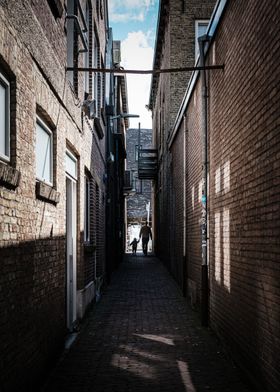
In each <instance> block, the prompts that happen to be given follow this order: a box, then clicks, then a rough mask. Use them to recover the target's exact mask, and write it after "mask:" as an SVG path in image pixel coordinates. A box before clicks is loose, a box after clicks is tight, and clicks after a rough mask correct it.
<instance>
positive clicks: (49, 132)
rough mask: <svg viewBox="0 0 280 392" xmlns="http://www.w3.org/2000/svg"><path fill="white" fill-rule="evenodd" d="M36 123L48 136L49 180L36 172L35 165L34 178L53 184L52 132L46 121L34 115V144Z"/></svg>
mask: <svg viewBox="0 0 280 392" xmlns="http://www.w3.org/2000/svg"><path fill="white" fill-rule="evenodd" d="M37 124H39V125H40V127H41V128H43V129H44V131H45V132H46V133H48V134H49V136H50V181H48V180H46V179H44V178H42V177H40V176H38V173H37V165H36V179H37V180H39V181H43V182H45V183H46V184H48V185H51V186H52V185H53V133H52V131H51V130H50V128H49V127H48V126H47V125H46V123H45V122H44V121H43V120H42V119H41V118H40V117H39V116H36V146H37ZM36 163H37V155H36Z"/></svg>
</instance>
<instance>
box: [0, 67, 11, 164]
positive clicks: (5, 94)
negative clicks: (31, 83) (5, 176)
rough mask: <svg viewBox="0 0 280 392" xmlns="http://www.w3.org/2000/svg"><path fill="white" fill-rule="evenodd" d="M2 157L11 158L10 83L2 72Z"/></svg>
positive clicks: (0, 152) (0, 95)
mask: <svg viewBox="0 0 280 392" xmlns="http://www.w3.org/2000/svg"><path fill="white" fill-rule="evenodd" d="M0 158H3V159H4V160H6V161H9V160H10V84H9V82H8V81H7V79H6V78H5V77H4V76H3V75H2V74H1V73H0Z"/></svg>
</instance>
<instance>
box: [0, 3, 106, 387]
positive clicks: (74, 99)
mask: <svg viewBox="0 0 280 392" xmlns="http://www.w3.org/2000/svg"><path fill="white" fill-rule="evenodd" d="M64 18H65V12H64V13H63V16H62V18H61V19H59V18H58V19H55V18H54V16H53V14H52V13H51V12H50V8H49V6H48V3H47V2H44V3H42V2H39V1H32V2H26V1H17V2H16V1H10V2H6V3H5V5H4V6H1V7H0V72H1V73H3V74H4V75H5V77H6V78H7V79H8V80H9V81H10V87H11V113H10V117H11V160H10V162H9V163H6V162H4V161H2V160H0V168H1V173H7V171H8V170H9V171H10V172H11V170H13V173H14V174H13V176H14V178H17V174H18V173H19V175H20V177H19V182H18V183H17V185H16V186H11V183H9V182H7V181H3V178H4V177H3V174H1V178H0V181H1V183H0V227H1V231H0V260H1V265H0V271H1V273H0V294H1V296H0V298H1V299H0V310H1V315H2V317H1V322H0V332H1V336H2V338H1V343H0V345H1V347H0V351H1V359H0V385H1V388H3V390H5V391H13V390H22V391H24V390H37V389H38V383H39V382H40V381H42V376H44V374H45V372H46V371H47V369H48V367H49V366H50V365H52V363H53V359H54V358H55V357H56V356H57V355H58V354H59V353H60V350H61V349H62V347H63V344H64V338H65V334H66V332H67V331H66V314H65V308H66V295H65V294H66V293H65V285H66V269H65V265H66V261H65V251H66V241H65V233H66V216H65V211H66V184H65V182H66V180H65V151H66V148H68V149H70V150H71V152H72V153H73V154H74V155H75V157H76V158H77V162H78V173H77V244H76V245H77V289H78V291H79V290H83V289H84V288H85V286H86V285H87V284H88V282H89V281H90V280H92V279H93V276H92V270H93V269H94V268H95V267H94V264H93V263H94V262H95V253H93V255H94V256H92V255H91V257H90V260H86V258H85V257H84V243H83V242H84V241H83V231H84V174H85V171H87V172H89V173H91V176H92V178H93V179H94V181H95V182H96V183H98V184H99V187H100V205H99V215H100V226H99V227H98V230H99V235H98V241H99V243H98V244H96V246H97V247H98V249H99V251H98V257H97V258H98V263H99V265H103V264H104V248H105V245H104V241H105V239H104V235H105V229H104V222H105V218H104V214H105V206H104V202H103V200H104V193H105V187H104V182H103V175H104V171H105V142H104V139H102V140H101V139H100V138H99V136H98V134H97V132H96V130H95V128H94V124H93V122H92V121H87V119H86V117H85V116H83V115H81V106H80V104H81V101H82V100H83V91H82V90H83V84H82V82H81V80H82V79H83V77H82V76H81V77H80V84H79V86H78V88H79V93H78V95H77V96H75V95H74V94H73V91H72V89H71V88H70V87H69V83H68V80H67V77H66V74H65V68H64V67H65V64H66V36H65V31H64V23H65V20H64ZM97 26H98V27H97V28H98V34H99V35H100V47H101V51H103V52H104V50H105V27H104V21H103V22H102V21H101V19H100V23H99V24H98V25H97ZM99 26H100V27H99ZM82 60H83V58H82V56H81V57H80V61H81V62H82ZM36 114H37V115H40V117H42V119H43V120H44V121H45V122H46V123H47V125H48V126H49V127H50V128H51V130H52V132H53V142H54V143H53V144H54V147H53V165H54V170H53V171H54V179H53V186H52V187H50V188H48V187H45V188H44V189H45V191H44V192H46V191H50V190H51V192H52V195H54V196H55V197H57V198H58V197H59V201H58V202H57V200H56V201H55V202H54V200H51V199H50V197H49V198H48V197H47V198H46V197H45V198H42V197H41V196H42V194H41V196H38V193H37V192H38V191H36V190H35V184H36V169H35V144H36V133H35V129H36ZM5 175H6V174H5ZM36 194H37V196H36ZM44 195H45V196H46V193H44ZM94 213H95V212H94Z"/></svg>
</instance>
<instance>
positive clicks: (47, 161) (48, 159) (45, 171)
mask: <svg viewBox="0 0 280 392" xmlns="http://www.w3.org/2000/svg"><path fill="white" fill-rule="evenodd" d="M36 178H37V179H38V180H41V181H44V182H46V183H48V184H50V185H52V182H53V137H52V131H51V130H50V129H49V128H48V127H47V125H46V124H45V123H44V122H43V121H42V120H41V119H40V118H39V117H37V122H36Z"/></svg>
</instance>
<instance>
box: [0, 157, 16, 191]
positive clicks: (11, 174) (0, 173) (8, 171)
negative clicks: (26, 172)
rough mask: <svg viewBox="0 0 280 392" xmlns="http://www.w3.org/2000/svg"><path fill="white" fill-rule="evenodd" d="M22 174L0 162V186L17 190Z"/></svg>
mask: <svg viewBox="0 0 280 392" xmlns="http://www.w3.org/2000/svg"><path fill="white" fill-rule="evenodd" d="M19 180H20V172H19V171H18V170H16V169H14V168H13V167H11V166H9V165H8V164H6V163H3V162H0V185H4V186H5V187H6V188H9V189H15V188H17V187H18V185H19Z"/></svg>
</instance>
